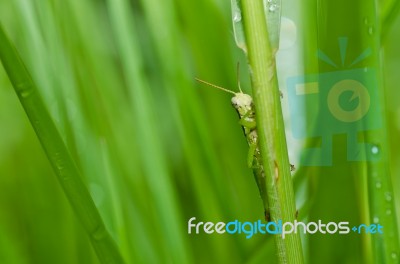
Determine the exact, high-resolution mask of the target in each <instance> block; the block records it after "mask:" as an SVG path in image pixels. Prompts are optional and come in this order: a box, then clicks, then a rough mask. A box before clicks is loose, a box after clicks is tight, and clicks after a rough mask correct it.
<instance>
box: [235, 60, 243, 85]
mask: <svg viewBox="0 0 400 264" xmlns="http://www.w3.org/2000/svg"><path fill="white" fill-rule="evenodd" d="M239 73H240V63H239V62H237V64H236V79H237V80H236V81H237V86H238V88H239V92H240V93H243V92H242V89H241V88H240V79H239Z"/></svg>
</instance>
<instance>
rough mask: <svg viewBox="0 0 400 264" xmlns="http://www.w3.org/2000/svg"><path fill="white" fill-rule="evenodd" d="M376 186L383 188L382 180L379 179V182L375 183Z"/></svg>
mask: <svg viewBox="0 0 400 264" xmlns="http://www.w3.org/2000/svg"><path fill="white" fill-rule="evenodd" d="M375 187H376V188H377V189H380V188H382V183H381V182H380V181H377V182H376V183H375Z"/></svg>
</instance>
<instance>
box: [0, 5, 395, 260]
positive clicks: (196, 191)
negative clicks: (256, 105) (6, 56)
mask: <svg viewBox="0 0 400 264" xmlns="http://www.w3.org/2000/svg"><path fill="white" fill-rule="evenodd" d="M361 2H362V1H357V3H358V5H361V6H363V3H361ZM379 2H380V5H382V6H384V7H385V8H384V9H381V10H382V13H381V14H379V17H378V18H379V21H385V22H384V23H382V25H383V26H382V27H383V28H382V31H384V32H385V38H384V41H385V42H384V45H383V46H382V47H383V51H384V52H383V54H382V55H383V60H382V67H383V69H384V71H383V74H382V75H381V76H380V80H379V81H380V83H381V84H382V85H383V86H382V87H384V89H381V90H382V91H384V98H385V100H384V102H383V104H384V105H385V109H386V111H385V112H384V114H385V116H386V119H387V126H386V128H387V134H388V135H389V136H388V137H386V136H382V135H381V136H379V137H380V138H387V140H388V141H389V144H388V150H389V151H388V153H389V154H390V155H389V156H388V162H387V163H386V164H385V166H386V168H387V169H390V171H391V172H392V173H391V175H392V180H393V182H394V184H393V186H394V192H393V196H392V201H395V202H396V201H397V203H396V206H397V207H396V209H393V212H392V213H393V215H394V213H395V212H394V211H397V214H399V213H400V207H399V205H400V202H398V198H397V197H398V194H399V193H400V188H399V186H400V184H399V183H400V180H399V177H398V176H399V174H400V165H399V162H398V161H399V158H400V150H399V148H398V146H399V145H400V142H399V137H398V134H399V130H400V124H399V120H400V110H399V104H398V98H399V96H400V92H399V89H398V87H397V86H398V83H399V80H398V79H399V75H398V72H397V71H398V69H399V67H400V65H399V63H400V52H399V50H398V48H397V43H398V42H399V41H400V38H399V37H398V36H399V35H400V34H398V31H399V30H400V24H399V21H398V19H396V17H397V15H396V12H392V11H390V10H392V9H396V8H397V6H398V4H397V2H398V1H389V0H385V1H379ZM334 5H335V4H334ZM355 5H356V4H354V5H353V4H352V5H350V7H351V8H350V7H349V8H350V10H351V11H349V12H346V13H345V15H346V16H348V19H349V20H350V17H354V16H355V14H356V13H357V12H361V11H360V10H361V9H360V10H359V9H357V8H354V6H355ZM282 7H283V15H284V16H287V17H289V18H290V19H291V20H292V21H294V23H295V26H296V29H297V38H296V39H297V42H296V45H297V46H296V48H293V49H294V50H296V49H297V53H294V54H296V57H294V56H285V57H284V56H283V55H285V54H293V53H289V52H287V51H286V53H285V51H282V53H281V54H280V53H278V61H277V66H278V76H279V75H282V76H284V77H287V76H289V77H290V76H293V75H295V74H299V73H303V72H305V73H307V74H308V73H316V72H317V71H318V70H319V64H318V62H317V58H316V57H315V52H316V50H317V47H318V45H321V43H325V44H324V45H326V46H328V47H330V48H332V49H333V48H334V47H337V42H335V43H331V44H329V41H328V40H327V39H325V42H324V39H323V38H322V36H321V35H318V36H317V29H316V28H317V27H318V26H321V25H322V22H323V21H325V20H324V18H323V17H317V13H318V14H326V13H329V12H330V11H329V10H330V9H324V6H323V5H318V9H317V1H316V0H307V1H302V2H301V3H300V1H283V3H282ZM292 7H299V8H292ZM390 7H394V8H390ZM340 8H344V7H343V6H342V5H336V12H339V11H340V10H341V9H340ZM362 10H364V9H362ZM364 11H365V10H364ZM364 11H363V12H364ZM230 12H231V7H230V3H229V1H217V0H216V1H207V0H204V1H187V0H174V1H173V0H167V1H154V0H151V1H150V0H141V1H138V0H133V1H128V0H103V1H102V0H89V1H79V0H68V1H55V0H43V1H42V0H40V1H39V0H33V1H24V0H15V1H9V0H0V20H1V23H2V25H3V28H4V31H5V32H7V34H8V36H9V38H10V40H11V41H12V42H13V43H14V44H15V46H16V49H17V50H18V52H19V53H20V55H21V58H22V60H23V61H24V63H25V64H26V68H27V70H28V71H29V72H30V74H31V76H32V79H33V81H34V82H35V84H36V86H37V89H38V94H39V95H40V96H41V97H42V99H43V103H44V107H46V108H47V110H48V112H47V113H48V114H49V115H50V117H51V118H52V120H53V122H54V124H55V126H56V128H57V130H58V131H59V133H60V135H61V138H62V139H63V141H64V143H65V145H66V147H67V149H68V152H69V153H70V155H71V157H72V159H73V160H74V162H75V163H76V165H77V167H78V170H79V171H80V172H81V177H82V180H83V182H84V183H85V185H86V186H87V188H88V190H89V191H90V194H91V196H92V198H93V200H94V203H95V205H96V207H97V209H98V210H99V212H100V215H101V218H102V220H103V221H104V224H105V226H106V228H107V230H108V231H109V233H110V234H111V236H112V237H113V239H114V240H115V241H116V244H117V245H118V247H119V250H120V252H121V254H122V255H123V257H124V259H125V261H126V262H127V263H137V262H138V263H165V262H167V263H191V262H194V263H209V262H212V263H243V262H248V263H263V262H266V261H268V262H271V263H275V262H276V261H277V260H276V253H275V248H274V241H273V239H272V237H271V236H262V235H256V236H254V237H253V238H251V239H246V238H245V236H243V235H233V236H232V235H207V234H202V235H193V234H192V235H189V234H187V221H188V219H189V218H191V217H193V216H195V217H196V218H197V220H198V221H213V222H218V221H225V222H228V221H231V220H234V219H238V220H242V221H256V220H258V219H262V218H263V206H262V202H261V200H260V199H259V194H258V190H257V186H256V183H255V182H254V179H253V175H252V171H251V170H250V169H248V168H247V164H246V159H247V148H248V147H247V144H246V140H245V138H244V136H243V133H242V131H241V129H240V125H239V124H238V119H237V116H236V115H235V113H234V110H233V109H232V108H231V106H230V102H229V100H230V97H229V96H228V95H226V94H224V93H221V92H219V91H215V90H212V89H209V88H207V87H204V86H200V85H198V84H197V83H196V82H195V81H194V77H199V78H202V79H205V80H208V81H210V82H212V83H215V84H218V85H222V86H224V87H228V88H230V89H232V90H235V87H236V80H235V74H236V70H235V66H236V61H241V65H245V63H244V61H245V58H244V56H243V55H242V54H241V51H239V49H237V47H236V45H235V40H234V36H233V32H232V26H231V13H230ZM343 16H344V15H343ZM355 17H357V16H355ZM329 19H330V21H331V20H332V24H333V25H335V24H337V25H339V24H340V23H339V22H340V21H341V20H343V17H340V16H339V15H338V16H335V17H333V18H329ZM335 22H338V23H335ZM343 23H344V22H343ZM380 23H381V22H378V23H377V25H375V27H376V28H375V30H376V31H375V32H379V31H381V30H377V29H378V27H379V25H380ZM283 30H285V28H284V29H283ZM367 32H368V31H367ZM377 34H378V33H377ZM318 38H319V39H318ZM363 41H364V40H362V39H360V40H359V42H360V44H363ZM281 42H282V39H281ZM2 44H3V43H2ZM303 44H304V45H303ZM375 44H376V43H375ZM375 44H374V45H375ZM330 45H331V46H330ZM379 48H380V47H379V44H378V46H377V49H378V50H379ZM299 50H300V51H301V52H300V53H299ZM295 58H300V59H295ZM288 63H289V64H296V65H297V66H298V68H300V69H301V68H303V69H301V70H297V71H294V70H292V71H291V72H289V73H288V72H285V69H286V67H287V65H288ZM303 66H304V67H303ZM242 67H243V66H242ZM243 68H244V67H243ZM244 72H245V71H244V69H242V73H244ZM241 76H243V78H242V88H244V89H245V91H246V92H247V93H249V91H250V85H249V78H248V77H247V76H246V75H245V74H241ZM279 82H280V84H281V83H282V84H281V87H280V89H281V90H282V91H283V94H284V98H283V99H282V105H283V106H282V110H283V112H284V114H285V113H287V109H288V107H287V98H286V93H285V85H284V80H283V82H281V79H280V80H279ZM32 107H33V108H35V107H34V106H32ZM288 124H290V117H289V116H288V115H285V125H286V126H287V125H288ZM307 124H308V125H312V124H313V120H310V121H309V122H307ZM0 128H1V129H0V246H1V247H0V248H1V249H0V262H1V263H98V262H99V260H98V259H97V256H96V254H95V251H94V250H93V249H92V246H91V244H90V239H88V236H87V234H86V232H85V229H84V228H82V226H81V223H80V218H79V215H77V214H75V213H74V211H73V206H72V207H71V205H70V203H69V202H68V200H67V199H66V196H65V194H66V193H64V191H63V189H62V188H60V184H59V183H58V182H57V180H56V177H55V175H54V174H55V173H54V172H53V170H52V168H51V164H50V163H49V160H48V159H47V158H46V155H45V151H43V149H42V147H41V145H40V144H39V140H38V138H37V137H36V135H35V133H34V130H33V129H32V126H31V125H30V123H29V121H28V119H27V117H26V114H25V113H24V111H23V108H22V107H21V104H20V103H19V101H18V97H17V96H16V94H15V92H14V91H13V87H12V85H11V82H10V81H9V79H8V76H7V75H6V73H5V71H3V70H0ZM281 132H282V131H281ZM286 134H287V135H288V137H290V135H291V132H290V130H287V131H286ZM365 136H368V135H365ZM41 140H47V139H41ZM335 140H336V141H335V142H336V143H337V144H335V148H334V154H333V155H334V156H336V157H340V156H341V155H342V154H343V153H345V151H346V148H345V137H344V136H337V137H336V138H335ZM312 143H313V142H311V143H309V144H312ZM288 148H289V153H291V155H290V156H291V157H295V156H299V155H300V154H299V153H298V150H296V148H295V146H294V145H290V144H289V146H288ZM292 163H293V162H292ZM295 165H297V164H296V163H295ZM296 167H298V166H296ZM367 169H368V168H365V167H364V166H359V164H356V163H351V162H344V161H340V162H339V165H338V166H333V167H331V168H319V167H311V168H310V167H300V168H299V167H298V170H297V172H296V176H295V191H296V201H297V204H298V205H297V208H301V210H300V214H299V217H300V218H301V219H308V220H316V219H318V218H321V219H322V220H328V221H337V220H339V221H340V220H350V221H355V222H356V223H359V222H362V221H371V220H373V219H371V218H370V214H369V210H371V208H370V205H371V204H372V203H368V202H367V201H368V199H370V197H371V196H369V192H368V191H366V190H367V186H368V178H367V177H368V173H367ZM379 170H381V168H379ZM348 175H351V177H347V176H348ZM382 175H383V174H382ZM388 175H390V174H389V173H385V177H386V179H388V178H389V176H388ZM389 179H390V178H389ZM384 188H389V187H388V186H384ZM382 194H385V192H383V193H382ZM381 202H382V201H381ZM378 203H379V202H378ZM303 205H305V206H304V207H303ZM378 205H379V204H378ZM381 205H382V204H381ZM382 206H383V205H382ZM307 208H308V209H307ZM385 209H386V207H385ZM396 235H397V234H395V235H394V236H396ZM397 236H398V235H397ZM370 238H371V237H368V236H365V237H364V236H353V235H352V236H340V237H339V236H332V237H326V236H318V235H312V236H305V237H304V239H303V242H304V243H303V250H304V253H305V255H306V257H307V258H306V259H307V260H308V261H307V262H309V263H322V262H323V263H368V262H370V263H372V262H373V261H374V260H373V259H374V255H375V251H372V250H371V245H372V242H371V240H370ZM385 243H386V240H383V244H381V245H384V246H385V245H387V244H385ZM392 246H393V244H392ZM392 253H393V254H392ZM385 254H386V255H387V254H390V256H391V257H393V263H396V262H395V261H396V259H395V258H396V257H397V260H398V258H399V255H397V256H396V255H395V254H396V252H389V253H385ZM397 254H398V253H397ZM321 257H323V259H321Z"/></svg>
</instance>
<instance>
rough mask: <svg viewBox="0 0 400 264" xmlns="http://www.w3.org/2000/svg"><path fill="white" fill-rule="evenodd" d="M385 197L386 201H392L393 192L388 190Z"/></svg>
mask: <svg viewBox="0 0 400 264" xmlns="http://www.w3.org/2000/svg"><path fill="white" fill-rule="evenodd" d="M385 199H386V201H388V202H390V201H391V200H392V194H391V193H390V192H386V193H385Z"/></svg>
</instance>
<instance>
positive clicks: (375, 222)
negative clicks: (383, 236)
mask: <svg viewBox="0 0 400 264" xmlns="http://www.w3.org/2000/svg"><path fill="white" fill-rule="evenodd" d="M377 223H379V217H377V216H375V217H374V224H377Z"/></svg>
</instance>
